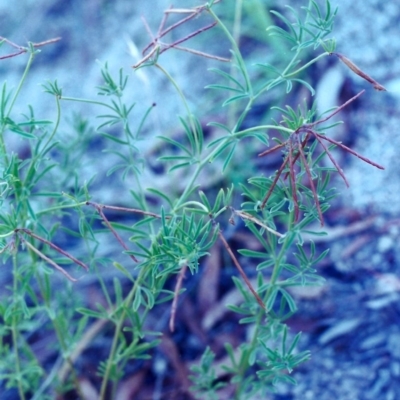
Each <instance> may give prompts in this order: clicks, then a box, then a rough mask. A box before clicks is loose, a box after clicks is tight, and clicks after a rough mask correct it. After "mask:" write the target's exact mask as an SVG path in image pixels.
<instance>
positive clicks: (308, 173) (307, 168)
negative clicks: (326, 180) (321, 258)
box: [299, 146, 324, 226]
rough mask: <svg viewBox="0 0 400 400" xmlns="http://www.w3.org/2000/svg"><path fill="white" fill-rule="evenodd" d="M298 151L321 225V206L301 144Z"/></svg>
mask: <svg viewBox="0 0 400 400" xmlns="http://www.w3.org/2000/svg"><path fill="white" fill-rule="evenodd" d="M299 152H300V157H301V160H302V162H303V164H304V168H305V170H306V173H307V176H308V179H309V181H310V186H311V191H312V193H313V196H314V201H315V205H316V207H317V210H318V215H319V218H320V221H321V226H323V225H324V218H323V216H322V211H321V206H320V204H319V199H318V194H317V191H316V190H315V186H314V181H313V179H312V175H311V171H310V168H309V166H308V163H307V160H306V156H305V155H304V152H303V149H302V148H301V146H300V147H299Z"/></svg>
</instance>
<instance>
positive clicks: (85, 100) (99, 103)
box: [60, 96, 115, 111]
mask: <svg viewBox="0 0 400 400" xmlns="http://www.w3.org/2000/svg"><path fill="white" fill-rule="evenodd" d="M60 100H66V101H76V102H78V103H87V104H95V105H99V106H103V107H107V108H109V109H110V110H113V111H115V109H114V108H113V107H112V106H110V105H108V104H107V103H103V102H101V101H96V100H90V99H78V98H76V97H64V96H62V97H60Z"/></svg>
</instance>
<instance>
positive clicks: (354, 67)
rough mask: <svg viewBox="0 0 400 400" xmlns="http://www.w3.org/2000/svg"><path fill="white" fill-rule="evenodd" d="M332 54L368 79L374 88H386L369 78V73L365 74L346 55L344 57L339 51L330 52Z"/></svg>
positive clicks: (381, 89) (382, 89)
mask: <svg viewBox="0 0 400 400" xmlns="http://www.w3.org/2000/svg"><path fill="white" fill-rule="evenodd" d="M332 54H334V55H335V56H336V57H338V58H339V60H340V61H342V62H343V63H344V64H346V65H347V66H348V67H349V68H350V69H351V70H352V71H353V72H354V73H356V74H357V75H358V76H361V78H363V79H365V80H366V81H368V82H369V83H371V84H372V85H373V86H374V89H376V90H380V91H385V92H386V89H385V88H384V87H383V86H382V85H381V84H380V83H378V82H377V81H376V80H375V79H373V78H371V77H370V76H369V75H367V74H366V73H365V72H363V71H362V70H361V69H360V68H358V67H357V65H356V64H354V63H353V62H352V61H350V60H349V59H348V58H347V57H345V56H343V55H341V54H339V53H332Z"/></svg>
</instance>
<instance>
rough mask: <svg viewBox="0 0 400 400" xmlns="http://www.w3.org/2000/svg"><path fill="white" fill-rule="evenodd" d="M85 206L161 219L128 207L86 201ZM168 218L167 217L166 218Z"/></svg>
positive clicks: (152, 214)
mask: <svg viewBox="0 0 400 400" xmlns="http://www.w3.org/2000/svg"><path fill="white" fill-rule="evenodd" d="M86 204H87V205H88V206H93V207H95V208H96V209H97V207H101V208H104V209H106V210H115V211H122V212H129V213H135V214H142V215H147V216H149V217H154V218H161V216H160V215H158V214H155V213H152V212H149V211H143V210H140V209H137V208H128V207H118V206H108V205H106V204H99V203H94V202H92V201H87V202H86ZM166 218H168V217H166Z"/></svg>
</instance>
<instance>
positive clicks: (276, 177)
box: [261, 157, 289, 209]
mask: <svg viewBox="0 0 400 400" xmlns="http://www.w3.org/2000/svg"><path fill="white" fill-rule="evenodd" d="M288 161H289V159H288V158H287V157H286V158H285V161H284V162H283V163H282V165H281V166H280V168H279V169H278V172H277V173H276V175H275V178H274V180H273V182H272V184H271V186H270V188H269V190H268V192H267V194H266V195H265V197H264V200H263V202H262V203H261V209H263V208H264V207H265V205H266V204H267V202H268V199H269V197H270V196H271V194H272V192H273V190H274V188H275V186H276V183H277V182H278V180H279V177H280V176H281V174H282V171H283V169H284V168H285V166H286V164H287V163H288Z"/></svg>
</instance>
